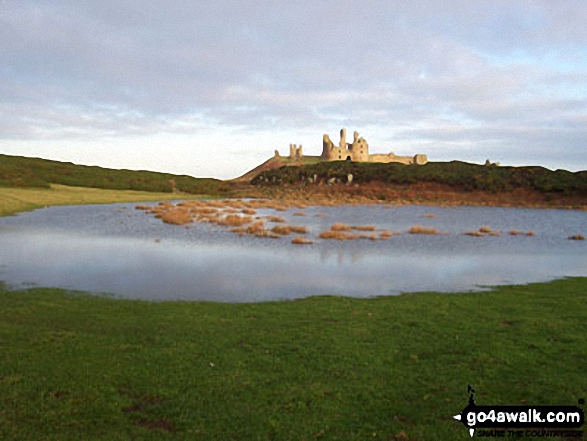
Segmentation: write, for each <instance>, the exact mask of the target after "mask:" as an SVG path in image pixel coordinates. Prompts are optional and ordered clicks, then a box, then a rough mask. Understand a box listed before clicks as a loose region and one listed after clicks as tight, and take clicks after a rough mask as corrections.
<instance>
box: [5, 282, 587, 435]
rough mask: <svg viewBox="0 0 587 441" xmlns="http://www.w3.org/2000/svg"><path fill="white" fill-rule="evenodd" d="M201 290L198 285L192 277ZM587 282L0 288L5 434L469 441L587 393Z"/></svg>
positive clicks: (569, 403)
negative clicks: (130, 292)
mask: <svg viewBox="0 0 587 441" xmlns="http://www.w3.org/2000/svg"><path fill="white" fill-rule="evenodd" d="M194 282H195V283H197V281H194ZM586 293H587V279H585V278H575V279H565V280H559V281H554V282H552V283H545V284H533V285H527V286H511V287H501V288H498V289H496V290H495V291H493V292H483V293H464V294H463V293H461V294H435V293H420V294H406V295H402V296H398V297H383V298H375V299H349V298H338V297H313V298H307V299H304V300H298V301H291V302H273V303H259V304H217V303H198V302H194V303H190V302H163V303H149V302H140V301H125V300H114V299H109V298H104V297H94V296H89V295H84V294H75V293H66V292H63V291H59V290H53V289H41V288H38V289H31V290H27V291H17V292H14V291H7V290H6V289H3V288H2V287H0V304H1V305H2V308H0V439H3V440H4V439H5V440H27V441H28V440H40V439H42V440H64V439H71V440H81V439H96V440H98V439H99V440H128V439H132V440H143V439H145V440H188V439H189V440H192V439H193V440H257V439H258V440H266V439H269V440H314V439H322V440H332V439H340V440H353V439H356V440H365V439H383V440H403V441H406V440H443V441H444V440H459V439H461V440H465V439H470V438H469V436H468V433H467V431H466V430H465V428H464V427H463V426H462V425H461V424H460V423H457V422H456V421H454V420H453V419H452V415H454V414H456V413H459V412H460V411H461V410H462V408H463V407H464V406H465V404H466V402H467V399H468V395H467V385H468V384H471V385H473V386H474V387H475V389H476V392H477V394H476V397H477V403H478V404H488V405H489V404H512V405H515V404H522V403H524V404H564V405H575V404H577V400H578V399H579V398H585V396H586V395H587V383H586V382H585V380H586V378H587V341H586V339H585V333H586V330H587V324H586V323H587V308H585V301H586V300H587V294H586Z"/></svg>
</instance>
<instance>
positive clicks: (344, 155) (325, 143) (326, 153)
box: [320, 129, 428, 165]
mask: <svg viewBox="0 0 587 441" xmlns="http://www.w3.org/2000/svg"><path fill="white" fill-rule="evenodd" d="M353 138H354V139H353V142H352V143H350V144H349V143H347V142H346V130H345V129H341V131H340V142H339V143H338V146H337V145H334V143H333V142H332V140H331V139H330V137H329V136H328V134H324V136H323V137H322V155H321V156H320V157H321V158H322V159H323V160H324V161H346V160H349V161H357V162H383V163H389V162H400V163H402V164H417V165H423V164H426V163H427V162H428V158H427V157H426V155H422V154H417V155H414V156H397V155H395V154H393V153H387V154H380V153H376V154H373V155H370V154H369V144H367V141H365V139H364V138H360V137H359V133H358V132H354V137H353Z"/></svg>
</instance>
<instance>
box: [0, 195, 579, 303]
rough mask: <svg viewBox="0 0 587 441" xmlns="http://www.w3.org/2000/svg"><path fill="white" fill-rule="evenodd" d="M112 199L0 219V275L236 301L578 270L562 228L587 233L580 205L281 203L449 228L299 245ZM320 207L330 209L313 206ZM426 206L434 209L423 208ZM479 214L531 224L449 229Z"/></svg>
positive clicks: (343, 218)
mask: <svg viewBox="0 0 587 441" xmlns="http://www.w3.org/2000/svg"><path fill="white" fill-rule="evenodd" d="M122 207H124V205H118V206H93V207H92V206H85V207H54V208H50V209H45V210H38V211H36V212H32V213H26V214H22V215H19V216H17V217H12V218H5V219H0V280H5V281H6V282H7V283H9V284H13V285H18V284H21V283H29V282H32V283H36V284H38V285H41V286H59V287H68V288H72V289H80V290H89V291H96V292H109V293H114V294H116V295H119V296H122V297H127V298H143V299H186V300H218V301H228V302H240V301H263V300H272V299H276V298H277V299H291V298H298V297H304V296H308V295H327V294H333V295H345V296H356V297H370V296H377V295H389V294H397V293H399V292H413V291H424V290H435V291H463V290H470V289H476V288H478V287H479V286H480V285H495V284H503V283H527V282H536V281H546V280H551V279H553V278H556V277H562V276H587V253H586V251H587V247H586V246H585V245H586V244H585V243H580V242H575V241H569V240H567V239H566V237H567V236H568V235H570V234H585V233H586V232H585V230H584V229H585V226H586V225H587V222H586V221H587V213H584V212H573V211H563V210H516V209H510V210H507V209H500V208H471V207H464V208H458V209H442V208H437V207H401V208H391V209H389V208H384V207H368V208H364V209H362V210H361V209H359V208H356V207H335V208H308V209H306V210H305V211H306V212H307V213H308V216H306V217H303V218H302V217H293V216H291V213H292V212H293V211H292V212H290V213H280V215H284V216H286V217H290V219H291V222H292V223H298V224H304V225H308V226H309V227H310V229H312V231H313V232H314V233H317V232H319V231H322V230H324V229H327V228H328V227H329V226H330V225H331V224H332V223H333V222H335V221H339V222H347V223H350V224H354V225H359V224H363V225H364V224H375V225H377V226H378V227H381V228H387V229H390V230H393V231H397V230H400V231H401V230H404V231H405V230H406V229H408V228H409V227H410V226H411V225H414V224H422V225H427V226H434V227H436V228H438V229H440V230H443V231H449V232H450V233H451V234H450V235H446V236H419V235H407V234H405V235H402V236H399V237H393V238H392V239H391V240H389V241H376V242H371V241H358V242H357V241H353V242H329V241H320V242H318V243H316V244H314V245H312V246H309V247H308V246H305V247H299V246H294V245H291V244H290V243H289V241H290V238H283V239H279V240H271V239H253V238H239V237H236V236H233V235H232V234H229V233H226V232H224V231H222V230H220V229H218V228H215V227H212V228H211V227H210V226H209V225H195V226H193V227H190V228H189V229H186V228H183V227H176V226H169V225H165V224H163V223H161V222H160V221H159V220H155V219H153V218H152V217H150V216H147V215H145V214H144V213H142V212H140V211H136V210H132V209H128V208H127V209H123V208H122ZM127 207H131V208H132V205H130V206H127ZM294 211H299V210H294ZM319 212H320V213H327V214H328V217H326V218H323V217H321V218H318V217H314V216H312V214H315V213H319ZM425 213H434V214H436V216H437V217H436V218H435V219H427V218H424V217H423V215H424V214H425ZM481 225H490V226H491V227H492V228H494V229H502V230H503V231H504V232H506V231H508V229H514V228H516V229H519V230H523V231H528V230H532V231H534V232H535V233H536V236H535V237H525V236H523V237H522V236H516V237H514V236H509V235H507V234H504V235H502V236H501V237H484V238H472V237H468V236H463V235H462V234H458V233H462V232H464V231H467V230H471V229H478V228H479V227H480V226H481ZM159 239H161V240H160V242H158V240H159ZM156 240H157V242H156Z"/></svg>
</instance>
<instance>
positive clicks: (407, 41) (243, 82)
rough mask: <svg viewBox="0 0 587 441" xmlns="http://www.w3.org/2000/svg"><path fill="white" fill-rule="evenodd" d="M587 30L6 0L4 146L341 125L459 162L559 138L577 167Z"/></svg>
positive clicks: (530, 15) (495, 13) (223, 7)
mask: <svg viewBox="0 0 587 441" xmlns="http://www.w3.org/2000/svg"><path fill="white" fill-rule="evenodd" d="M585 21H587V9H586V8H584V7H583V3H582V2H581V1H565V2H563V3H561V2H556V3H554V2H549V1H546V0H520V1H516V2H511V1H506V0H496V1H482V2H470V1H463V0H451V1H446V2H429V1H425V0H421V1H411V2H399V1H397V2H396V1H392V2H389V1H375V0H374V1H370V2H357V1H351V0H343V1H340V0H339V1H323V2H311V1H298V2H287V3H284V2H275V1H269V0H262V1H261V0H260V1H254V2H242V1H236V0H232V1H228V0H217V1H198V2H194V1H188V0H178V1H175V2H173V3H171V4H169V3H163V2H143V1H138V0H129V1H125V2H119V1H114V0H104V1H100V2H97V1H89V0H85V1H80V0H76V1H73V0H62V1H52V2H45V1H28V2H24V3H23V2H17V1H16V0H8V1H4V2H3V3H1V4H0V61H1V64H0V65H1V66H2V67H1V68H0V80H1V81H0V116H1V118H2V119H1V122H0V130H2V135H1V137H2V138H4V139H10V138H17V139H22V138H31V139H34V138H43V137H55V138H59V136H64V137H80V138H84V137H100V136H106V137H115V136H118V135H124V136H126V135H137V136H148V135H149V134H151V133H161V132H169V133H189V131H190V130H193V131H197V130H199V129H201V128H204V127H214V125H216V126H218V127H237V128H239V130H243V131H247V132H249V133H254V132H255V131H268V130H269V131H270V130H275V129H276V128H286V129H295V128H298V129H301V130H312V131H314V130H315V131H317V132H319V133H321V132H322V131H323V129H321V127H324V126H328V127H331V126H337V125H341V124H343V123H344V124H353V125H354V126H357V127H373V128H375V129H376V128H377V127H379V128H380V131H381V132H383V131H385V130H390V131H392V132H393V135H390V138H389V139H393V140H394V141H398V142H399V141H401V139H400V138H401V137H402V136H403V137H404V138H403V140H404V141H408V140H410V141H412V142H414V143H416V142H423V143H434V142H437V143H439V144H442V143H448V142H451V143H453V147H454V148H457V147H455V146H456V144H458V143H461V144H462V145H473V144H475V143H477V145H481V144H483V143H484V144H487V143H491V142H494V143H495V142H502V141H503V142H505V140H507V142H508V143H510V145H519V146H521V147H520V148H525V147H524V146H526V145H527V143H528V142H529V141H528V139H531V140H532V142H534V143H538V144H539V145H543V146H545V149H546V146H550V145H555V144H556V143H555V141H556V139H557V138H556V137H559V138H558V141H559V143H558V144H556V145H561V144H562V145H565V146H566V147H565V149H566V150H565V149H562V148H559V152H563V151H565V154H568V151H570V150H572V149H574V150H575V151H576V150H577V149H579V148H582V147H580V146H582V144H581V139H580V137H581V136H582V134H583V132H582V131H581V122H582V121H584V118H585V114H586V113H587V109H586V107H585V99H586V98H587V96H586V95H587V92H586V90H585V87H584V84H585V79H586V77H587V65H586V63H585V61H584V60H585V59H587V57H582V55H586V50H585V46H584V41H586V40H587V27H585V26H584V22H585ZM518 56H520V57H522V58H521V59H520V60H518V58H517V57H518ZM563 62H564V63H563ZM544 91H546V92H544ZM569 95H571V96H569ZM521 126H525V127H531V128H532V131H524V130H517V128H518V127H521ZM534 131H536V133H537V134H536V135H533V133H534ZM541 131H542V132H541ZM540 133H542V136H540Z"/></svg>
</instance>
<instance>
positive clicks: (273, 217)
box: [267, 216, 285, 223]
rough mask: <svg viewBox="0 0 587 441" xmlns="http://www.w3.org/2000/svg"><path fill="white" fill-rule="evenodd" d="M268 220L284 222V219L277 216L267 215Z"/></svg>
mask: <svg viewBox="0 0 587 441" xmlns="http://www.w3.org/2000/svg"><path fill="white" fill-rule="evenodd" d="M267 220H268V221H269V222H276V223H277V222H285V219H284V218H282V217H279V216H267Z"/></svg>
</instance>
